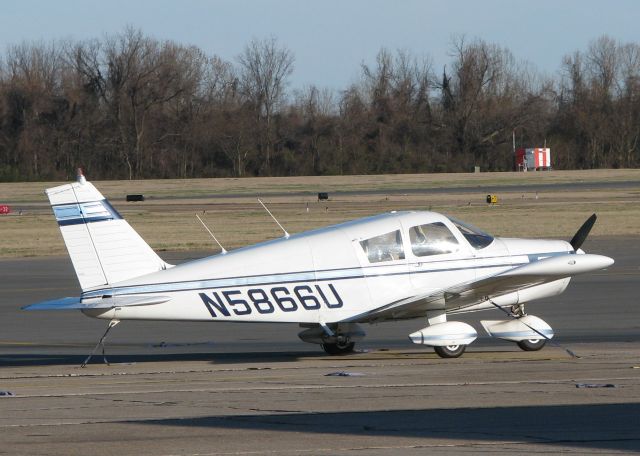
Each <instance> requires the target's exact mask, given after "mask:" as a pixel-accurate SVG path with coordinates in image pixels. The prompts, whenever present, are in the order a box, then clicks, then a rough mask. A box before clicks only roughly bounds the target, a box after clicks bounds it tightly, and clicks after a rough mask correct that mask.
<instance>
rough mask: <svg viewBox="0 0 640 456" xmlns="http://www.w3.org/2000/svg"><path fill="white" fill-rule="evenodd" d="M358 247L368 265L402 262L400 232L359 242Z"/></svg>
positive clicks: (402, 252)
mask: <svg viewBox="0 0 640 456" xmlns="http://www.w3.org/2000/svg"><path fill="white" fill-rule="evenodd" d="M360 246H361V247H362V250H363V251H364V254H365V255H366V256H367V259H368V260H369V263H381V262H383V261H395V260H404V247H403V246H402V236H401V235H400V230H396V231H391V232H389V233H385V234H381V235H380V236H376V237H372V238H369V239H365V240H364V241H360Z"/></svg>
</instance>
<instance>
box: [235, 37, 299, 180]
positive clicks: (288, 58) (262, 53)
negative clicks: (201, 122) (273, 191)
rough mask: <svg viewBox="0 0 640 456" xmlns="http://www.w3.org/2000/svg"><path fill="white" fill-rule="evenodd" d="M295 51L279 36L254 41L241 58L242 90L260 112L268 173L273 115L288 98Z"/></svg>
mask: <svg viewBox="0 0 640 456" xmlns="http://www.w3.org/2000/svg"><path fill="white" fill-rule="evenodd" d="M293 62H294V57H293V53H292V52H291V51H290V50H288V49H287V48H286V47H284V46H280V45H279V44H278V42H277V40H276V39H275V38H273V37H272V38H269V39H265V40H256V39H254V40H252V41H251V42H250V43H249V44H248V45H247V46H246V47H245V49H244V52H243V53H242V54H240V56H239V57H238V63H239V64H240V90H241V92H242V94H243V95H244V97H245V98H246V100H247V102H248V103H250V104H251V107H252V108H253V109H254V111H255V114H256V120H257V124H258V128H259V131H260V140H259V144H260V149H261V151H262V153H263V154H264V160H265V161H264V164H265V172H266V174H267V175H269V174H270V173H271V158H272V153H273V145H274V144H273V116H274V114H275V112H276V110H277V109H278V108H279V105H280V103H281V102H282V101H283V100H284V94H285V92H284V91H285V88H286V85H287V79H288V77H289V76H290V75H291V73H292V72H293Z"/></svg>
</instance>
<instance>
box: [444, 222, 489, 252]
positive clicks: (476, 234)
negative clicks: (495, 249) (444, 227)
mask: <svg viewBox="0 0 640 456" xmlns="http://www.w3.org/2000/svg"><path fill="white" fill-rule="evenodd" d="M449 220H451V223H453V224H454V225H455V226H456V228H458V229H459V230H460V233H462V235H463V236H464V237H465V239H466V240H467V241H469V244H471V246H472V247H473V248H475V249H476V250H480V249H484V248H485V247H487V246H489V245H490V244H491V243H492V242H493V236H491V235H490V234H487V233H485V232H484V231H482V230H481V229H479V228H476V227H475V226H473V225H470V224H468V223H465V222H463V221H460V220H458V219H455V218H453V217H449Z"/></svg>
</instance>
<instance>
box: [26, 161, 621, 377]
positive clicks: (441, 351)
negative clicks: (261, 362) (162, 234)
mask: <svg viewBox="0 0 640 456" xmlns="http://www.w3.org/2000/svg"><path fill="white" fill-rule="evenodd" d="M46 194H47V196H48V198H49V200H50V202H51V205H52V208H53V212H54V215H55V217H56V220H57V222H58V225H59V227H60V231H61V232H62V237H63V239H64V242H65V244H66V247H67V250H68V252H69V255H70V257H71V261H72V263H73V267H74V269H75V272H76V275H77V277H78V281H79V282H80V287H81V289H82V292H81V294H80V296H79V297H72V298H62V299H57V300H53V301H45V302H41V303H37V304H32V305H30V306H26V307H25V308H24V309H26V310H72V309H73V310H80V311H81V312H82V313H83V314H85V315H87V316H90V317H95V318H100V319H105V320H109V324H108V326H107V330H106V332H105V333H104V335H103V336H102V338H101V339H100V342H99V343H98V345H96V348H94V352H92V355H93V353H95V351H96V349H97V348H98V346H100V345H102V347H103V355H104V340H105V338H106V336H107V333H108V332H109V330H110V329H111V328H112V327H113V326H115V325H116V324H117V323H118V322H120V321H121V320H186V321H212V322H216V321H235V322H279V323H298V324H299V325H300V326H301V327H302V328H303V331H302V332H300V334H299V337H300V339H302V340H303V341H304V342H309V343H314V344H319V345H321V346H322V348H323V349H324V351H326V352H327V353H329V354H332V355H336V354H345V353H349V352H352V351H353V350H354V346H355V343H356V342H358V341H360V340H361V339H362V338H363V337H364V336H365V332H364V331H363V329H362V327H361V324H363V323H376V322H382V321H389V320H398V319H422V320H423V324H425V323H426V326H425V327H424V328H422V329H418V330H416V331H415V332H413V333H412V334H409V339H410V340H411V341H412V342H413V343H416V344H422V345H427V346H431V347H433V348H434V349H435V351H436V353H437V354H438V355H439V356H440V357H443V358H455V357H458V356H460V355H462V353H463V352H464V351H465V348H466V347H467V345H469V344H471V343H472V342H473V341H474V340H475V339H476V338H477V335H478V334H477V332H476V330H475V329H474V328H473V327H472V326H471V325H469V324H467V323H464V322H460V321H450V320H449V318H450V317H451V316H455V315H456V314H460V313H465V312H475V311H479V310H487V309H494V308H498V309H501V310H503V312H505V313H507V314H508V315H509V318H507V319H505V320H484V321H481V324H482V326H483V327H484V329H485V331H486V332H487V333H488V334H489V335H490V336H492V337H495V338H499V339H504V340H507V341H511V342H515V343H516V344H517V345H518V346H519V347H520V348H521V349H522V350H527V351H533V350H540V349H541V348H542V347H543V346H544V345H545V344H546V342H547V341H549V340H550V339H551V338H552V337H553V335H554V333H553V330H552V329H551V327H550V326H549V325H548V324H547V323H546V322H545V321H543V320H542V319H540V318H538V317H536V316H534V315H528V314H526V313H525V312H524V304H525V303H528V302H530V301H533V300H536V299H541V298H547V297H550V296H555V295H558V294H560V293H562V292H563V291H564V290H565V289H566V288H567V285H568V284H569V280H570V279H571V277H572V276H574V275H577V274H583V273H588V272H592V271H597V270H600V269H604V268H607V267H608V266H610V265H612V264H613V262H614V261H613V259H611V258H609V257H606V256H602V255H594V254H586V253H585V252H584V251H582V249H580V246H581V245H582V243H583V242H584V240H585V239H586V237H587V235H588V233H589V231H590V230H591V228H592V227H593V224H594V223H595V220H596V216H595V214H594V215H592V216H591V217H590V218H589V219H588V220H587V221H586V222H585V223H584V225H583V226H582V227H581V228H580V229H579V230H578V232H577V233H576V235H575V236H574V237H573V239H572V240H571V241H570V242H566V241H562V240H538V239H509V238H498V237H493V236H491V235H489V234H487V233H485V232H483V231H481V230H479V229H477V228H475V227H473V226H471V225H469V224H467V223H464V222H462V221H460V220H457V219H455V218H452V217H447V216H445V215H442V214H439V213H435V212H427V211H415V212H413V211H406V212H405V211H403V212H390V213H385V214H380V215H376V216H373V217H366V218H362V219H358V220H354V221H350V222H346V223H341V224H338V225H334V226H329V227H325V228H320V229H316V230H311V231H307V232H303V233H299V234H294V235H289V234H288V233H287V232H286V231H285V236H284V237H282V238H279V239H275V240H271V241H267V242H262V243H259V244H256V245H252V246H248V247H244V248H240V249H237V250H234V251H230V252H227V251H226V250H224V249H222V252H221V253H219V254H216V255H213V256H209V257H206V258H202V259H198V260H194V261H190V262H186V263H183V264H180V265H177V266H173V265H170V264H167V263H166V262H164V261H163V260H162V259H161V258H160V257H159V256H158V255H157V254H156V253H155V252H154V251H153V250H152V249H151V248H150V247H149V245H148V244H147V243H146V242H145V241H144V240H143V239H142V238H141V237H140V236H139V235H138V234H137V233H136V232H135V231H134V230H133V228H132V227H131V226H130V225H129V224H128V223H127V222H126V221H125V220H124V219H123V218H122V217H121V216H120V214H119V213H118V212H117V211H116V210H115V209H114V208H113V206H111V204H110V203H109V202H108V201H107V200H106V199H105V198H104V197H103V196H102V194H101V193H100V192H99V191H98V190H97V189H96V188H95V187H94V186H93V185H92V184H91V183H90V182H87V181H86V179H85V178H84V176H83V175H82V173H81V172H79V175H78V179H77V181H76V182H73V183H70V184H65V185H61V186H58V187H54V188H50V189H47V190H46ZM265 209H266V207H265ZM274 219H275V218H274ZM276 222H277V220H276ZM283 231H284V229H283ZM214 238H215V237H214ZM221 247H222V246H221ZM90 357H91V355H89V358H90ZM89 358H87V360H86V361H85V363H84V364H86V362H87V361H88V360H89ZM105 362H106V359H105ZM84 364H83V365H84Z"/></svg>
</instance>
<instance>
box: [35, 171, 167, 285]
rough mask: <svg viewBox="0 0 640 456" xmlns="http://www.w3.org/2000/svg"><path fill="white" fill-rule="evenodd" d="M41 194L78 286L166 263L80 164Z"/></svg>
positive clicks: (111, 280)
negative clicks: (68, 179) (67, 180)
mask: <svg viewBox="0 0 640 456" xmlns="http://www.w3.org/2000/svg"><path fill="white" fill-rule="evenodd" d="M46 194H47V196H48V197H49V201H50V202H51V207H52V208H53V213H54V215H55V217H56V220H57V221H58V225H59V226H60V231H61V232H62V237H63V238H64V242H65V244H66V246H67V250H68V251H69V256H70V257H71V261H72V263H73V267H74V268H75V271H76V274H77V276H78V280H79V282H80V287H81V288H82V290H83V291H84V290H88V289H91V288H95V287H100V286H104V285H108V284H112V283H115V282H120V281H122V280H126V279H131V278H133V277H138V276H141V275H145V274H149V273H152V272H156V271H159V270H162V269H166V268H167V267H168V265H167V264H166V263H165V262H164V261H163V260H162V259H161V258H160V257H159V256H158V255H156V253H155V252H154V251H153V250H152V249H151V247H149V245H148V244H147V243H146V242H145V241H144V240H143V239H142V238H141V237H140V236H139V235H138V233H136V232H135V231H134V230H133V228H131V226H130V225H129V224H128V223H127V222H126V221H125V220H124V219H123V218H122V217H121V216H120V214H119V213H118V211H116V210H115V209H114V208H113V206H111V204H109V202H108V201H107V200H106V199H105V198H104V196H102V194H101V193H100V192H99V191H98V190H97V189H96V188H95V187H94V186H93V185H92V184H91V183H90V182H87V181H86V179H85V177H84V176H83V175H82V171H81V170H78V180H77V182H74V183H71V184H65V185H60V186H59V187H53V188H49V189H47V190H46Z"/></svg>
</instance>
